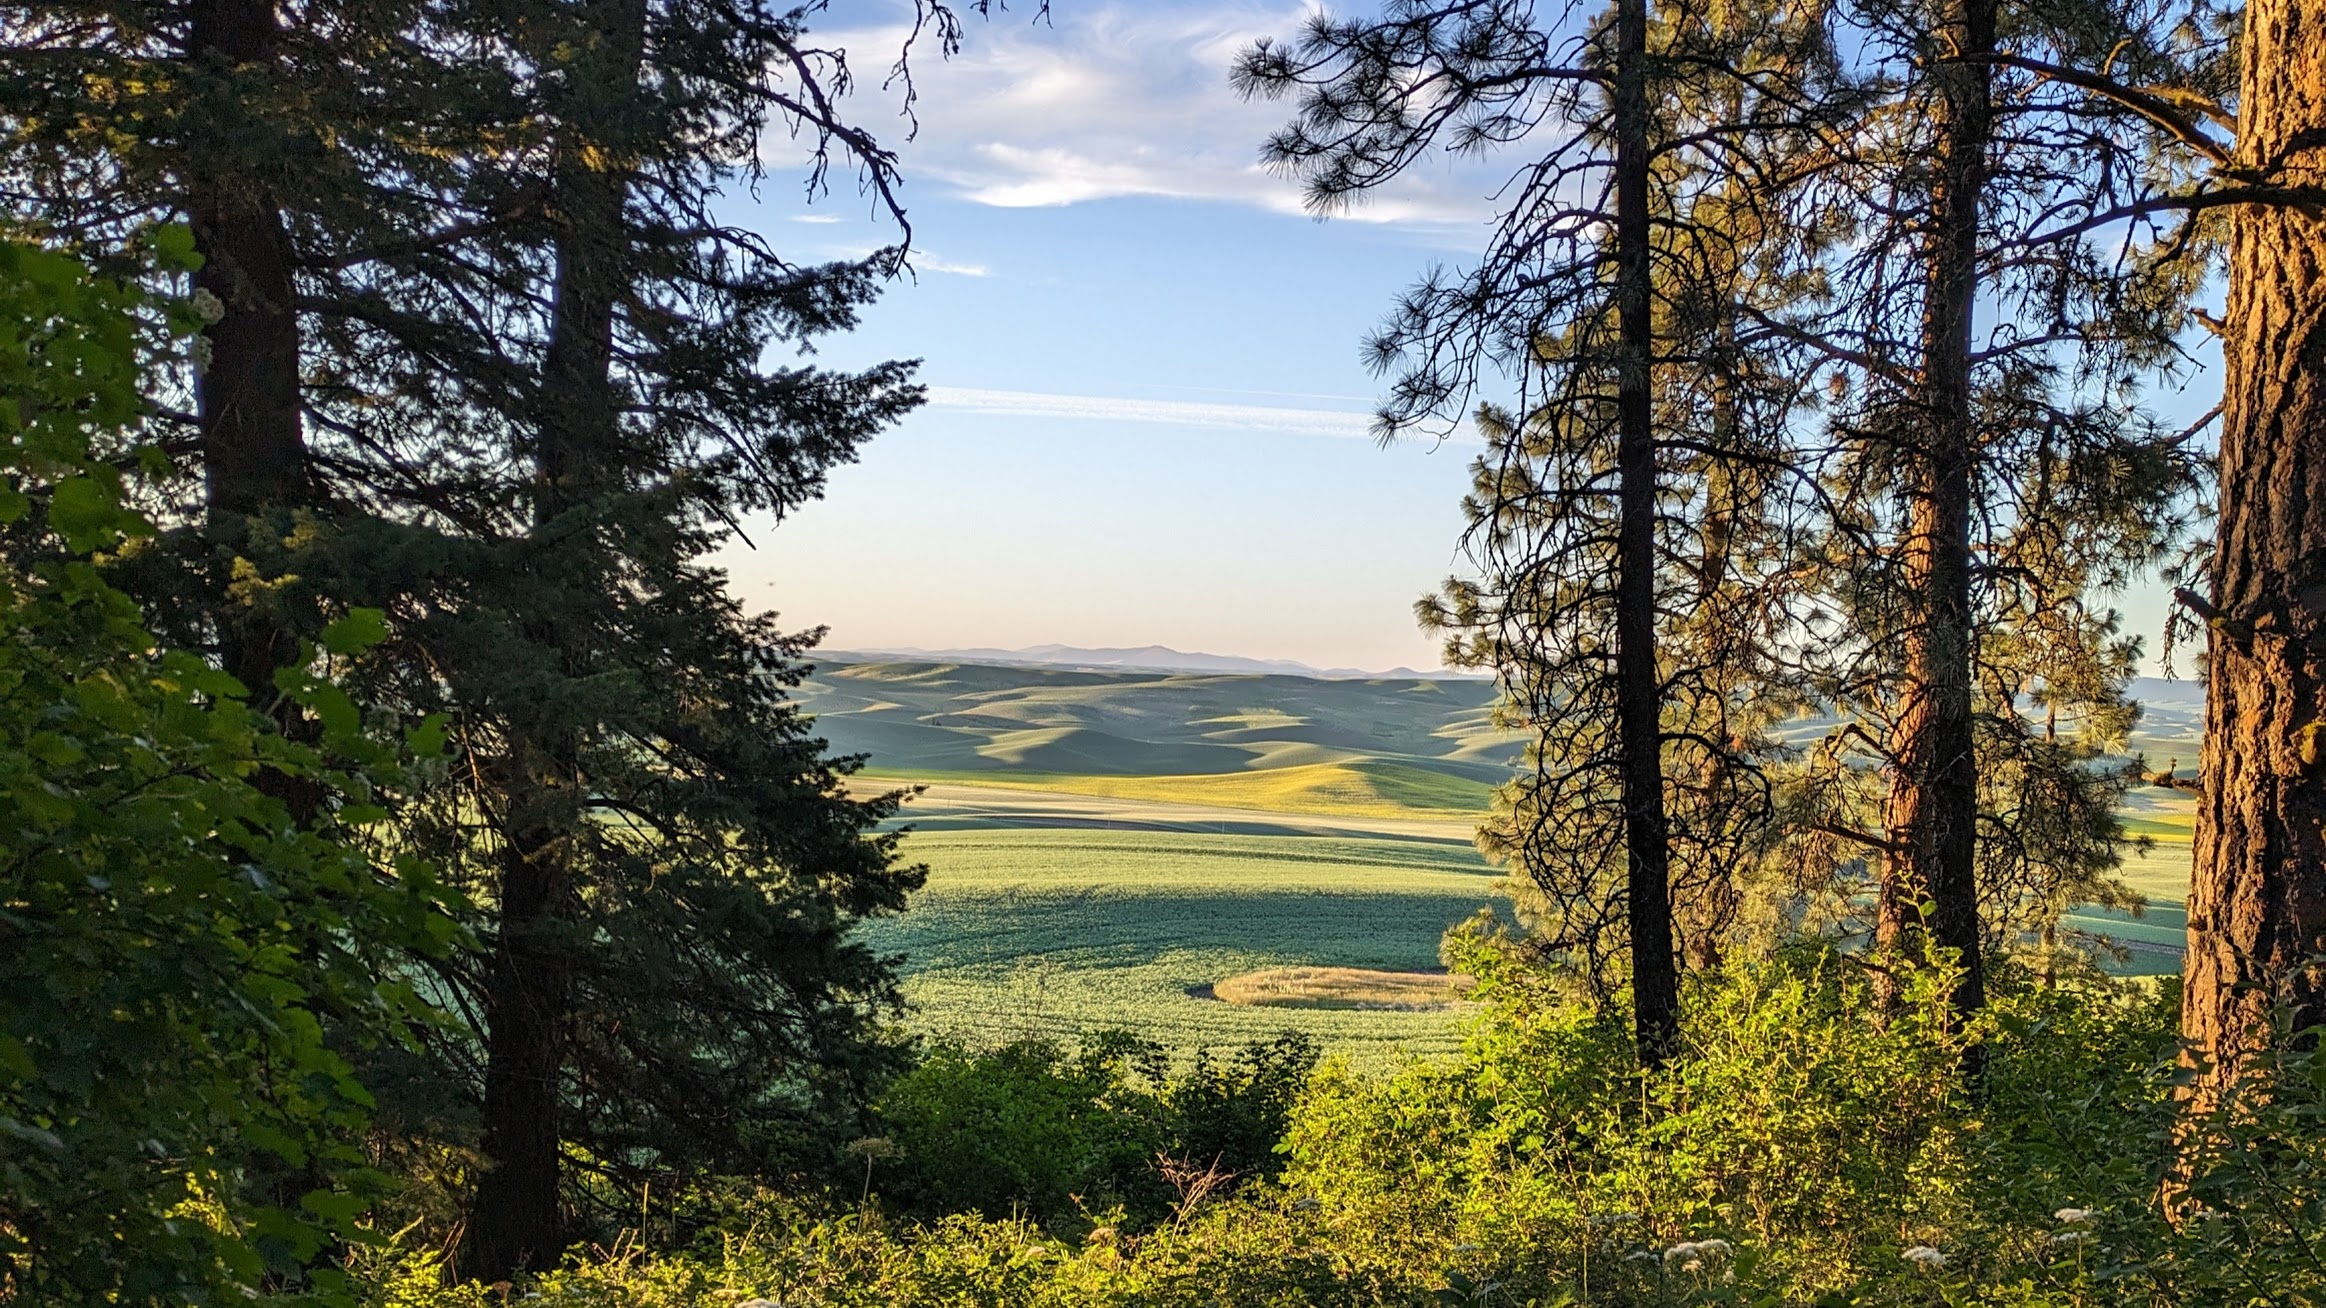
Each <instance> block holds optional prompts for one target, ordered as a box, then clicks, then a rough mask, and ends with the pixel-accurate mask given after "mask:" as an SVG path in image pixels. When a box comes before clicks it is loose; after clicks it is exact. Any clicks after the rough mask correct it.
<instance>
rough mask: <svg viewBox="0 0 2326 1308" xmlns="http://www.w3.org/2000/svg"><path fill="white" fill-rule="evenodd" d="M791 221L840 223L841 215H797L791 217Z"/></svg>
mask: <svg viewBox="0 0 2326 1308" xmlns="http://www.w3.org/2000/svg"><path fill="white" fill-rule="evenodd" d="M791 220H792V221H793V222H795V223H817V224H822V223H836V222H838V221H840V215H838V214H835V213H795V214H793V215H792V216H791Z"/></svg>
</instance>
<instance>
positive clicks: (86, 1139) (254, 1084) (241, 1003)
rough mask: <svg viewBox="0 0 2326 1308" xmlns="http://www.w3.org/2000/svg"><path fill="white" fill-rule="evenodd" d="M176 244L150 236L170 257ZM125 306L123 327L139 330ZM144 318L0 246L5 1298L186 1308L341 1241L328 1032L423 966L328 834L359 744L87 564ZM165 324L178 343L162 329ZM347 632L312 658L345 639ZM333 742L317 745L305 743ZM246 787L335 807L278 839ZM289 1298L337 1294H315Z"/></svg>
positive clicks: (131, 449)
mask: <svg viewBox="0 0 2326 1308" xmlns="http://www.w3.org/2000/svg"><path fill="white" fill-rule="evenodd" d="M183 237H184V233H183V232H182V231H180V232H177V233H175V238H176V239H175V240H174V244H176V245H177V246H179V247H181V248H182V247H183V246H184V245H185V241H184V240H183ZM141 315H145V317H144V319H143V325H141ZM151 317H152V315H151V313H150V307H149V306H146V305H144V303H143V302H142V301H141V299H140V298H139V297H138V296H137V294H136V293H135V292H133V291H132V290H130V289H128V288H125V287H122V286H119V285H115V284H111V283H107V282H103V281H99V280H96V279H93V278H91V277H90V276H89V275H88V273H87V272H86V271H85V270H84V269H83V268H81V267H80V265H78V264H76V263H74V262H73V261H71V260H69V259H66V258H63V257H61V256H59V255H56V254H52V253H47V252H44V251H42V250H39V249H36V248H33V247H30V246H26V245H22V244H15V243H8V242H4V241H0V528H4V541H5V546H6V548H7V550H8V552H9V554H10V555H11V562H12V564H14V566H13V567H12V568H11V569H10V570H9V571H8V572H7V573H6V574H5V576H4V577H0V1300H7V1301H9V1302H11V1303H27V1304H36V1303H63V1304H97V1303H114V1304H131V1303H185V1302H188V1301H206V1300H215V1299H218V1298H221V1297H233V1296H235V1295H237V1294H255V1293H257V1292H258V1289H259V1287H261V1286H262V1285H268V1286H273V1287H276V1288H280V1287H282V1286H285V1285H298V1284H302V1283H303V1276H302V1273H303V1272H304V1271H305V1270H306V1269H307V1268H308V1267H309V1265H310V1264H311V1263H312V1262H313V1261H314V1260H315V1258H316V1255H317V1254H318V1253H319V1252H320V1251H321V1250H322V1249H324V1248H325V1247H326V1246H327V1245H329V1244H331V1243H333V1242H336V1241H344V1240H350V1239H354V1238H357V1237H359V1236H360V1234H361V1232H360V1230H359V1227H358V1225H357V1218H358V1217H359V1215H360V1213H361V1210H362V1208H363V1206H364V1201H365V1197H366V1195H367V1194H369V1193H370V1192H372V1191H374V1190H376V1189H377V1188H378V1186H379V1185H380V1183H381V1182H382V1181H383V1180H384V1178H383V1177H380V1176H379V1175H378V1174H376V1173H374V1172H372V1171H371V1170H370V1169H368V1168H367V1167H366V1165H365V1159H364V1156H363V1154H362V1152H361V1149H360V1140H361V1130H362V1127H363V1124H364V1120H365V1115H366V1112H367V1110H368V1107H369V1104H370V1099H369V1096H368V1095H367V1094H366V1093H365V1092H364V1089H363V1087H361V1086H360V1085H358V1084H357V1083H356V1081H355V1079H354V1077H353V1076H352V1075H351V1073H350V1071H349V1068H348V1065H347V1063H346V1062H345V1061H344V1060H343V1058H342V1057H341V1055H340V1053H339V1052H337V1051H335V1049H334V1048H333V1047H332V1045H331V1042H330V1041H328V1040H327V1039H326V1031H327V1028H328V1030H329V1031H330V1032H331V1033H332V1034H333V1035H334V1036H336V1037H338V1038H342V1039H350V1040H357V1041H361V1040H375V1039H383V1038H390V1037H392V1036H393V1034H394V1033H395V1032H396V1030H397V1029H398V1028H399V1027H400V1025H401V1024H402V1023H404V1022H406V1021H408V1020H410V1019H412V1018H413V1017H415V1016H416V1015H418V1014H419V1012H420V1008H419V1005H418V1003H417V1001H416V1000H415V998H414V997H413V996H412V994H411V993H410V992H409V991H406V990H401V989H399V988H397V987H393V986H388V985H383V984H381V982H380V981H379V980H378V978H377V975H376V973H375V970H374V968H373V966H372V960H371V959H370V958H369V957H367V955H365V954H364V953H362V952H360V951H361V950H363V949H367V948H372V947H379V948H387V947H402V948H410V949H419V950H429V949H435V948H440V947H442V946H443V945H444V944H445V942H446V941H447V939H448V938H449V936H450V933H451V927H450V924H449V921H448V919H446V918H445V917H444V916H443V915H442V914H441V913H439V912H437V911H436V909H437V900H436V898H435V890H434V886H433V883H432V882H431V881H430V880H429V879H428V878H427V876H426V875H425V869H422V868H418V867H414V866H396V867H383V866H380V865H378V864H376V863H375V862H374V861H373V860H372V859H371V858H370V857H369V856H368V855H367V854H365V853H364V852H363V851H362V848H361V847H360V844H359V843H358V841H357V840H356V839H355V835H356V833H357V832H358V831H359V830H360V828H361V826H362V825H363V824H364V823H366V822H368V821H371V820H373V818H374V817H375V816H376V814H377V810H375V809H371V808H369V807H367V806H366V805H365V804H364V802H363V800H364V798H365V780H364V777H363V775H362V774H361V773H360V772H346V771H333V770H332V768H333V766H334V765H333V762H332V760H333V759H337V760H339V761H340V762H342V763H349V764H352V765H353V766H355V767H357V768H363V767H368V766H372V765H375V764H378V763H380V762H381V761H382V759H381V754H380V751H379V750H378V749H377V748H376V747H374V746H372V745H371V744H370V743H369V742H367V741H365V740H364V739H363V738H362V736H361V734H360V732H358V731H357V729H356V724H355V723H354V722H353V721H352V718H353V716H354V713H353V709H352V707H351V706H349V705H348V704H347V701H346V700H345V698H344V697H343V696H340V695H339V694H338V693H337V692H336V690H335V689H334V688H333V687H331V686H330V685H329V683H328V682H325V681H323V680H321V679H319V678H316V677H312V676H307V675H290V676H287V677H286V680H285V684H284V686H282V687H281V689H284V690H286V691H288V692H289V693H292V694H294V695H296V696H299V697H301V698H302V699H303V700H305V701H306V702H307V703H309V704H310V705H311V706H312V707H314V708H315V709H316V710H317V711H318V714H319V716H320V717H321V719H322V720H323V722H324V723H325V724H326V726H327V728H328V730H329V733H330V734H329V737H328V738H327V740H326V741H325V742H324V745H323V747H322V748H320V749H318V748H310V747H306V746H299V745H294V744H292V743H290V742H287V741H285V740H284V739H282V738H281V737H280V736H278V735H275V734H273V733H272V732H271V731H269V730H268V729H267V727H266V726H265V723H264V719H263V718H262V717H261V716H260V715H259V714H257V713H255V712H253V711H252V710H250V709H249V708H247V707H246V706H245V705H244V703H243V699H242V696H243V688H242V687H240V686H238V685H236V684H235V683H234V681H233V680H232V679H231V678H229V677H227V676H226V675H225V674H223V673H221V672H219V671H217V670H216V669H215V668H212V667H211V666H210V665H208V664H207V663H205V662H204V661H203V660H202V659H201V658H199V657H197V656H196V655H194V654H192V653H190V652H188V651H184V650H175V649H167V648H161V647H159V646H157V644H156V642H155V641H154V639H153V638H152V637H151V636H150V635H149V634H148V633H147V632H146V630H145V629H144V627H143V625H142V622H141V615H140V613H139V611H138V608H137V606H136V605H135V604H134V603H132V602H131V601H130V600H129V599H128V598H127V597H126V596H125V595H123V594H122V593H121V592H120V591H118V590H116V589H114V588H113V587H112V586H111V585H110V584H109V583H108V582H107V580H106V575H105V572H104V569H103V567H102V566H101V565H102V564H103V563H104V562H105V560H106V558H107V557H108V556H110V555H112V554H115V553H117V552H119V551H122V550H124V549H126V548H130V547H131V546H132V545H133V543H134V542H135V541H137V540H138V539H140V538H141V537H144V536H147V535H150V534H151V533H152V527H151V526H150V525H149V524H148V523H147V522H146V521H145V520H144V519H143V518H142V517H140V516H139V515H138V514H137V513H136V512H134V511H133V510H132V509H131V508H129V507H128V506H127V505H126V504H125V502H124V499H123V490H122V480H121V474H120V472H119V471H118V465H119V464H121V463H131V464H132V465H133V466H134V461H135V460H136V459H137V458H138V456H139V451H138V449H137V447H136V444H135V439H134V437H135V429H136V427H137V425H138V423H139V421H140V414H141V413H142V408H143V401H142V397H141V395H140V392H139V389H138V362H139V354H140V351H141V350H142V349H145V348H150V347H151V345H152V339H151V336H150V335H148V333H150V332H151V331H152V322H151ZM184 318H185V315H184V313H183V311H181V312H180V319H181V320H180V321H179V322H178V323H176V324H175V326H176V327H177V328H178V329H179V330H184V329H185V328H186V327H187V326H188V325H189V323H188V322H187V321H185V320H184ZM367 625H368V624H367V623H366V622H365V620H364V618H363V616H362V615H360V614H359V615H351V617H350V618H349V619H347V620H344V621H343V622H342V624H341V625H340V626H338V627H336V628H335V629H334V634H333V637H332V638H333V639H334V640H335V641H341V642H348V643H352V642H357V641H360V639H361V638H362V637H363V635H364V630H365V628H366V626H367ZM326 751H328V754H327V753H326ZM261 769H266V770H268V771H272V772H274V773H276V774H278V775H282V776H295V777H301V778H307V779H311V780H313V781H316V782H319V783H321V784H322V785H323V786H324V787H325V788H326V789H327V790H329V791H330V792H331V793H332V794H333V795H335V796H337V797H338V798H339V799H340V800H342V801H344V802H343V804H342V806H341V807H339V808H338V810H337V812H336V813H335V814H334V815H333V816H332V817H330V818H329V819H327V822H326V826H325V827H324V829H322V830H315V829H304V828H301V827H299V826H298V825H296V824H294V823H293V822H292V821H291V819H290V817H289V815H288V813H287V812H286V810H285V809H284V807H283V805H282V804H281V803H279V802H277V801H276V800H275V799H273V798H271V797H270V796H269V795H268V794H267V793H266V792H265V790H264V789H262V788H261V786H259V785H258V784H256V780H255V778H256V776H257V774H258V773H259V771H260V770H261ZM304 1283H306V1284H310V1285H311V1286H312V1287H313V1288H316V1289H320V1290H325V1291H328V1290H332V1289H333V1288H335V1287H336V1286H337V1285H338V1284H339V1278H338V1274H337V1273H336V1272H335V1271H332V1270H331V1269H328V1268H321V1269H316V1270H315V1271H314V1275H313V1279H312V1281H311V1282H304Z"/></svg>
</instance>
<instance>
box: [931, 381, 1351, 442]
mask: <svg viewBox="0 0 2326 1308" xmlns="http://www.w3.org/2000/svg"><path fill="white" fill-rule="evenodd" d="M929 405H930V407H931V408H937V409H952V410H956V411H960V412H967V413H986V414H996V415H1004V416H1009V417H1019V418H1068V419H1078V420H1082V421H1086V422H1089V421H1095V422H1145V423H1167V424H1170V425H1173V426H1180V427H1219V428H1228V429H1232V430H1236V431H1260V432H1280V433H1284V434H1288V435H1301V436H1341V437H1348V438H1352V439H1359V440H1364V439H1370V438H1371V436H1372V431H1371V427H1372V423H1373V419H1372V417H1371V415H1369V414H1363V413H1344V412H1338V411H1335V410H1331V409H1283V408H1276V407H1273V406H1269V405H1258V404H1199V403H1195V402H1193V401H1187V400H1140V399H1127V398H1124V397H1121V396H1112V395H1053V394H1049V393H1047V392H1041V391H989V390H976V389H971V388H966V387H959V386H931V387H930V388H929Z"/></svg>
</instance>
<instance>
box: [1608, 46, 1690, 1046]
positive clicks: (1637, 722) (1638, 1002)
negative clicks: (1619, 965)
mask: <svg viewBox="0 0 2326 1308" xmlns="http://www.w3.org/2000/svg"><path fill="white" fill-rule="evenodd" d="M1647 28H1648V20H1647V0H1620V2H1619V4H1618V6H1617V9H1616V68H1615V105H1614V108H1615V253H1616V292H1615V294H1616V314H1617V317H1618V319H1619V320H1620V321H1619V329H1620V333H1621V336H1620V340H1619V341H1618V350H1617V353H1618V359H1617V377H1616V421H1617V423H1618V428H1617V436H1616V455H1615V459H1616V472H1617V478H1618V483H1619V488H1618V508H1617V512H1618V523H1617V527H1616V582H1615V586H1616V591H1615V659H1616V678H1617V684H1616V696H1617V701H1618V707H1617V713H1618V715H1619V719H1620V720H1619V722H1618V723H1617V733H1618V748H1619V752H1620V753H1621V755H1622V759H1623V811H1624V856H1625V858H1624V861H1625V901H1626V905H1627V907H1628V910H1629V914H1630V923H1631V995H1632V1027H1633V1034H1634V1038H1635V1039H1636V1040H1637V1041H1638V1043H1639V1057H1640V1062H1641V1063H1642V1064H1644V1065H1646V1066H1649V1067H1655V1066H1658V1065H1660V1064H1662V1063H1663V1061H1664V1060H1665V1059H1666V1058H1668V1057H1670V1056H1671V1054H1672V1053H1673V1051H1674V1050H1675V1048H1676V1047H1677V1045H1678V1043H1679V1037H1680V971H1679V965H1678V963H1677V961H1676V960H1675V959H1674V957H1673V944H1672V935H1673V932H1672V867H1671V860H1672V852H1671V832H1670V829H1669V827H1668V825H1667V823H1666V819H1665V815H1664V761H1663V750H1664V724H1663V716H1664V715H1663V673H1662V669H1661V668H1660V667H1659V666H1658V661H1657V651H1656V537H1655V530H1656V439H1655V431H1654V428H1653V427H1652V425H1651V423H1652V417H1651V414H1652V410H1651V408H1650V393H1651V389H1650V388H1651V386H1652V384H1653V378H1652V377H1651V375H1650V372H1651V368H1652V366H1653V360H1654V357H1655V355H1654V351H1655V335H1654V327H1653V322H1652V319H1651V318H1650V313H1651V303H1650V298H1649V292H1650V280H1649V279H1650V276H1651V269H1650V268H1649V264H1648V231H1649V229H1648V165H1649V153H1648V95H1647Z"/></svg>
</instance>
